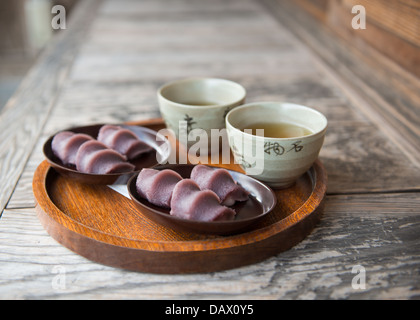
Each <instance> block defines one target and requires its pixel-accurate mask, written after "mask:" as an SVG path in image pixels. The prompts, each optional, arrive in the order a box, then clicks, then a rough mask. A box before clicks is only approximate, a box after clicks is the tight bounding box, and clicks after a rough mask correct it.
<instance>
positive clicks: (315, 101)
mask: <svg viewBox="0 0 420 320" xmlns="http://www.w3.org/2000/svg"><path fill="white" fill-rule="evenodd" d="M285 3H287V2H286V1H277V0H275V1H274V0H273V1H271V0H270V1H268V0H267V1H253V0H232V1H222V0H215V1H211V2H210V1H193V2H189V1H184V0H173V1H170V2H167V1H163V0H145V1H134V0H122V1H115V0H86V1H79V4H78V6H77V7H76V8H75V11H73V15H72V17H70V19H69V21H68V23H67V25H68V28H67V29H66V30H61V31H58V32H57V38H56V39H55V40H54V42H53V43H51V46H50V47H49V49H48V50H46V51H45V53H44V54H43V55H42V56H41V57H40V58H39V61H38V63H37V64H36V65H35V66H34V68H33V69H32V71H31V73H30V74H29V75H28V77H27V78H26V79H25V81H24V83H23V84H22V86H21V87H20V90H19V91H18V92H17V93H16V95H15V96H14V97H13V98H12V100H10V102H9V104H8V107H6V110H5V111H4V112H3V113H2V114H1V116H0V129H1V130H0V132H1V133H0V135H1V138H2V139H1V142H0V155H1V168H0V174H1V179H0V190H1V193H0V194H1V208H2V211H1V213H2V216H1V219H0V298H12V299H37V298H39V299H71V298H77V299H95V298H97V299H98V298H99V299H101V298H103V299H106V298H108V299H109V298H117V299H118V298H120V299H122V298H143V299H158V298H165V299H174V298H180V299H191V298H199V299H229V298H232V299H357V298H362V299H370V300H372V299H416V298H417V299H418V297H419V296H420V285H419V284H420V277H419V274H420V272H419V270H420V255H419V251H418V247H419V243H420V239H419V234H420V223H419V222H420V220H419V216H420V212H419V207H420V197H419V190H420V185H419V181H420V170H419V165H418V164H419V149H418V148H419V147H418V146H420V143H419V137H418V131H416V130H418V125H417V123H418V114H419V113H418V110H419V109H418V106H419V105H420V104H419V103H417V102H418V101H420V100H419V99H420V97H419V92H420V90H418V88H420V86H419V80H418V78H415V77H413V76H412V75H408V74H407V73H404V72H403V71H401V70H400V68H399V67H398V66H396V65H395V64H394V63H393V62H392V61H390V60H389V59H387V57H384V56H382V55H380V54H378V53H377V52H376V51H375V50H368V49H367V50H366V51H365V52H360V51H359V50H358V49H357V46H355V45H354V44H353V43H351V42H346V41H343V40H337V39H336V38H334V35H333V34H331V32H328V30H325V29H324V28H320V27H319V26H317V25H316V24H312V23H311V20H310V18H308V17H307V16H305V15H304V14H303V13H302V12H300V11H298V10H292V11H290V10H287V9H286V8H285V7H284V4H285ZM277 5H278V6H279V7H276V6H277ZM276 8H277V9H276ZM299 17H300V18H299ZM297 22H299V23H297ZM60 39H67V40H68V41H60ZM196 75H200V76H202V75H204V76H215V77H222V78H227V79H231V80H234V81H237V82H239V83H241V84H242V85H243V86H244V87H246V89H247V92H248V95H247V101H249V102H253V101H270V100H280V101H291V102H295V103H301V104H305V105H308V106H311V107H313V108H315V109H317V110H319V111H321V112H323V113H324V114H325V115H326V116H327V118H328V120H329V128H328V132H327V136H326V140H325V145H324V147H323V149H322V151H321V154H320V159H321V161H322V162H323V164H324V166H325V168H326V170H327V172H328V175H329V183H328V192H327V197H326V202H325V210H324V215H323V218H322V220H321V221H320V223H319V225H317V227H316V228H315V229H314V230H313V232H312V233H311V234H310V235H309V236H308V237H307V238H306V239H305V240H304V241H302V242H301V243H299V244H298V245H297V246H295V247H293V248H292V249H290V250H288V251H285V252H283V253H281V254H278V255H275V256H273V257H271V258H268V259H266V260H264V261H262V262H259V263H256V264H252V265H249V266H244V267H240V268H235V269H232V270H228V271H223V272H214V273H201V274H189V275H154V274H150V273H138V272H129V271H124V270H120V269H116V268H112V267H107V266H104V265H101V264H97V263H94V262H91V261H89V260H87V259H85V258H83V257H81V256H79V255H77V254H74V253H73V252H71V251H70V250H68V249H66V248H65V247H63V246H61V245H60V244H58V243H57V242H56V241H55V240H54V239H53V238H52V237H50V236H49V235H48V233H47V232H46V231H45V230H44V228H43V227H42V225H41V223H40V222H39V220H38V218H37V216H36V210H35V201H34V196H33V193H32V180H33V175H34V172H35V170H36V168H37V167H38V166H39V164H40V163H41V162H42V161H43V160H44V159H43V156H42V145H43V143H44V141H45V140H46V139H47V137H48V136H49V135H51V134H53V133H54V132H56V131H57V130H60V129H62V128H66V127H71V126H81V125H85V124H91V123H100V122H102V123H106V122H124V121H140V120H144V119H150V118H157V117H159V116H160V114H159V111H158V105H157V99H156V90H157V88H158V87H159V86H160V85H162V84H163V83H165V82H167V81H169V80H173V79H175V78H183V77H187V76H196ZM39 120H40V121H39ZM10 151H12V152H10ZM357 265H361V266H363V267H364V268H365V271H366V287H365V289H354V288H353V287H352V279H353V278H354V276H355V274H353V273H352V268H353V267H354V266H357Z"/></svg>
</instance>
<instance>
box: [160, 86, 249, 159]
mask: <svg viewBox="0 0 420 320" xmlns="http://www.w3.org/2000/svg"><path fill="white" fill-rule="evenodd" d="M157 95H158V101H159V109H160V113H161V115H162V117H163V119H164V121H165V124H166V126H167V128H169V129H171V130H173V133H174V134H175V136H176V138H177V139H178V141H179V142H180V143H181V144H183V145H186V146H188V147H191V146H192V145H194V144H196V143H198V142H200V141H201V140H204V141H201V144H202V145H201V147H202V148H201V151H206V152H208V151H209V150H204V149H208V148H210V147H212V148H213V147H215V148H217V151H219V148H220V146H219V139H214V140H215V141H213V142H214V144H213V145H212V141H211V138H212V133H213V135H215V136H217V134H218V132H215V131H218V130H219V131H220V134H221V135H223V134H224V136H225V137H226V129H225V117H226V114H227V113H228V112H229V111H230V110H232V109H233V108H235V107H237V106H239V105H241V104H243V103H244V102H245V96H246V91H245V89H244V88H243V87H242V86H241V85H240V84H238V83H236V82H233V81H230V80H225V79H217V78H187V79H181V80H176V81H173V82H170V83H167V84H165V85H163V86H162V87H160V88H159V90H158V93H157ZM198 138H200V139H198ZM216 138H217V137H216ZM198 140H200V141H198ZM216 140H217V141H216ZM224 140H226V138H225V139H224ZM197 141H198V142H197ZM226 145H227V143H226ZM227 148H228V149H229V146H227ZM208 153H209V152H208Z"/></svg>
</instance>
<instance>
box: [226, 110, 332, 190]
mask: <svg viewBox="0 0 420 320" xmlns="http://www.w3.org/2000/svg"><path fill="white" fill-rule="evenodd" d="M327 124H328V122H327V119H326V117H325V116H324V115H323V114H321V113H320V112H318V111H316V110H315V109H312V108H309V107H306V106H302V105H297V104H292V103H283V102H256V103H250V104H245V105H243V106H240V107H237V108H235V109H233V110H231V111H230V112H229V113H228V114H227V116H226V129H227V135H228V140H229V145H230V148H231V151H232V153H233V155H234V158H235V162H236V163H238V164H240V166H241V167H242V168H243V169H244V170H245V172H246V174H248V175H250V176H253V177H254V178H257V179H259V180H261V181H263V182H265V183H266V184H268V185H269V186H271V187H273V188H287V187H289V186H291V185H292V184H293V183H294V182H295V181H296V180H297V179H298V178H299V177H300V176H301V175H302V174H304V173H305V172H306V171H307V170H308V169H309V168H310V167H311V166H312V165H313V163H314V162H315V161H316V159H317V158H318V155H319V152H320V150H321V147H322V145H323V142H324V137H325V132H326V130H327Z"/></svg>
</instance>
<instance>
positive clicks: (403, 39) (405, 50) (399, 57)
mask: <svg viewBox="0 0 420 320" xmlns="http://www.w3.org/2000/svg"><path fill="white" fill-rule="evenodd" d="M356 2H358V1H355V3H356ZM365 2H366V4H368V3H370V1H361V3H365ZM373 2H375V4H374V5H373V4H371V5H368V6H366V12H367V13H366V29H360V30H355V29H353V28H352V25H351V21H352V19H353V18H354V16H355V15H354V14H352V12H351V7H347V6H344V5H343V4H340V3H339V2H338V1H332V2H331V5H330V9H329V18H328V23H327V24H328V26H329V28H330V29H331V30H332V31H334V32H336V33H337V34H338V35H339V36H341V37H343V39H345V40H346V41H348V42H349V43H352V45H354V46H355V47H357V48H358V49H359V50H361V51H365V50H366V47H372V48H374V49H376V50H378V51H379V52H381V53H382V54H384V55H385V56H387V57H388V58H389V59H391V60H393V61H395V62H396V63H397V64H399V65H400V66H401V67H403V68H405V69H406V70H407V71H409V72H411V73H412V74H414V75H415V76H417V77H419V76H420V67H419V65H420V40H419V39H420V36H418V34H420V24H418V23H417V21H419V19H418V15H419V14H420V13H417V19H414V18H413V17H406V15H404V14H401V16H400V18H398V20H399V22H398V23H399V24H402V25H409V24H412V23H417V26H415V25H413V27H415V28H417V30H414V31H413V32H412V33H414V34H417V36H416V37H412V36H410V35H409V34H410V33H405V32H406V31H407V30H405V29H404V28H397V27H394V28H392V29H391V30H389V29H388V28H386V26H384V25H383V23H381V22H384V23H386V22H387V21H389V20H387V19H389V17H387V16H386V14H385V13H386V12H388V10H389V12H392V10H393V8H392V7H393V6H395V2H396V1H389V2H386V4H385V3H384V2H381V1H379V2H381V3H382V5H379V4H376V1H373ZM391 3H394V5H389V4H391ZM388 6H389V8H388ZM397 8H398V6H397ZM412 11H413V14H414V16H415V15H416V11H418V10H412ZM382 14H384V15H385V16H383V17H382ZM395 14H397V12H394V14H393V16H394V15H395ZM391 18H392V17H391ZM400 19H403V20H400ZM403 21H404V23H402V22H403ZM402 32H404V33H402Z"/></svg>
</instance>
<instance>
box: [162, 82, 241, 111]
mask: <svg viewBox="0 0 420 320" xmlns="http://www.w3.org/2000/svg"><path fill="white" fill-rule="evenodd" d="M194 81H220V82H225V83H229V84H231V85H234V86H236V87H237V88H238V89H239V90H241V91H242V92H241V93H240V97H239V98H238V99H235V100H232V101H231V102H228V103H224V104H213V105H208V106H205V107H206V108H211V109H216V108H223V107H227V106H230V105H233V104H236V103H240V102H241V101H244V99H245V98H246V89H245V88H244V87H243V86H242V85H240V84H239V83H237V82H235V81H232V80H228V79H222V78H213V77H189V78H183V79H178V80H173V81H170V82H167V83H165V84H163V85H162V86H161V87H159V89H158V91H157V94H158V97H159V98H161V99H163V100H164V101H166V102H170V103H172V104H174V105H176V106H178V107H183V108H187V109H197V108H203V107H202V106H197V105H188V104H183V103H179V102H176V101H173V100H170V99H168V98H166V97H165V96H164V95H163V94H162V91H163V90H164V89H166V88H168V87H170V86H173V85H176V84H180V83H185V82H194Z"/></svg>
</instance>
